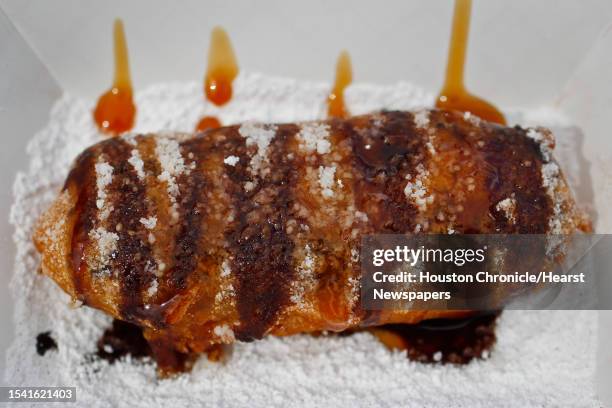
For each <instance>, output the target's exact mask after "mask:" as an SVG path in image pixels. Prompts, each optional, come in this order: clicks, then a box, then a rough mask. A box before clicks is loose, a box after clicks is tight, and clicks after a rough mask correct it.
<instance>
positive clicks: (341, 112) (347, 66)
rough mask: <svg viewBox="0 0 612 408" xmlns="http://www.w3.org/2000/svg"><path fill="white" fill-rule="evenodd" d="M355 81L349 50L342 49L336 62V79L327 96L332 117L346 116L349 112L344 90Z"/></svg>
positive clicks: (328, 113) (329, 113) (328, 110)
mask: <svg viewBox="0 0 612 408" xmlns="http://www.w3.org/2000/svg"><path fill="white" fill-rule="evenodd" d="M352 82H353V68H352V66H351V57H350V55H349V53H348V52H347V51H342V52H341V53H340V55H339V56H338V61H337V62H336V79H335V81H334V86H333V87H332V90H331V92H330V94H329V96H328V97H327V104H328V105H327V115H328V116H329V117H332V118H346V117H347V116H349V112H348V110H347V108H346V104H345V103H344V90H345V89H346V88H347V87H348V86H349V85H350V84H351V83H352Z"/></svg>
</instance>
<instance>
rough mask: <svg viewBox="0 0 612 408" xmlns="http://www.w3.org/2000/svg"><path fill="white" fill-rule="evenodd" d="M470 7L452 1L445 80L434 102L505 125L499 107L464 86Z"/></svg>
mask: <svg viewBox="0 0 612 408" xmlns="http://www.w3.org/2000/svg"><path fill="white" fill-rule="evenodd" d="M471 8H472V0H455V13H454V17H453V29H452V33H451V40H450V46H449V51H448V65H447V67H446V79H445V82H444V87H443V88H442V91H441V92H440V95H439V96H438V99H437V101H436V107H437V108H440V109H453V110H458V111H461V112H471V113H473V114H474V115H476V116H478V117H480V118H482V119H484V120H488V121H490V122H495V123H499V124H502V125H505V124H506V119H505V118H504V115H503V114H502V113H501V112H500V111H499V109H497V108H496V107H495V106H493V105H492V104H491V103H489V102H487V101H485V100H484V99H482V98H479V97H477V96H475V95H473V94H471V93H470V92H468V91H467V89H466V88H465V84H464V79H463V78H464V69H465V55H466V51H467V41H468V31H469V26H470V13H471Z"/></svg>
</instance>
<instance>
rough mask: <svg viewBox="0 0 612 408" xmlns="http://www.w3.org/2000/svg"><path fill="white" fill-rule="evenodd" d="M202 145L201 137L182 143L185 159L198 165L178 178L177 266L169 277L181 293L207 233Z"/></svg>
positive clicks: (174, 266)
mask: <svg viewBox="0 0 612 408" xmlns="http://www.w3.org/2000/svg"><path fill="white" fill-rule="evenodd" d="M202 144H203V140H202V139H200V138H196V139H191V140H188V141H186V142H184V143H182V144H181V151H182V153H183V156H187V155H189V156H190V157H193V160H194V162H195V164H196V165H195V169H193V170H191V171H190V172H189V173H183V174H182V175H181V176H180V177H178V179H177V184H178V187H179V192H180V201H179V210H178V213H179V220H180V228H179V232H178V234H177V236H176V245H175V247H174V254H173V260H174V264H173V266H172V268H171V270H170V272H169V274H168V276H169V282H170V285H171V286H172V287H173V288H175V289H176V290H179V291H180V290H184V289H186V288H187V280H188V278H189V276H190V275H191V273H192V272H193V271H194V270H195V268H196V266H197V264H198V259H199V254H200V252H201V251H199V243H200V236H201V234H202V233H203V232H205V231H204V230H203V226H204V225H203V222H202V218H203V217H204V215H205V213H206V190H207V183H206V180H205V177H204V174H203V173H202V171H201V169H200V158H202V157H205V155H206V152H205V151H202V149H201V147H202Z"/></svg>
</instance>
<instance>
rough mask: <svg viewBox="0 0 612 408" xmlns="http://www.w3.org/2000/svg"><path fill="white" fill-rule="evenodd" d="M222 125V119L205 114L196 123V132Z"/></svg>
mask: <svg viewBox="0 0 612 408" xmlns="http://www.w3.org/2000/svg"><path fill="white" fill-rule="evenodd" d="M219 127H221V121H220V120H219V119H217V117H216V116H204V117H203V118H202V119H200V121H199V122H198V124H197V125H196V132H203V131H205V130H206V129H216V128H219Z"/></svg>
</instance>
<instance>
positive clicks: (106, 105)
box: [93, 19, 136, 135]
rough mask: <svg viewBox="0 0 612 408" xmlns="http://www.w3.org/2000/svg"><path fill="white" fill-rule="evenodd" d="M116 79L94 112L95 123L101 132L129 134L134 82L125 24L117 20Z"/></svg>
mask: <svg viewBox="0 0 612 408" xmlns="http://www.w3.org/2000/svg"><path fill="white" fill-rule="evenodd" d="M113 35H114V47H115V79H114V81H113V85H112V87H111V89H109V90H108V91H106V92H105V93H104V94H103V95H102V96H100V99H98V103H97V105H96V108H95V109H94V112H93V117H94V121H95V122H96V124H97V125H98V128H100V130H101V131H103V132H105V133H108V134H111V135H117V134H120V133H123V132H127V131H128V130H130V129H131V128H132V127H133V126H134V120H135V118H136V106H135V105H134V102H133V100H132V93H133V92H132V81H131V79H130V68H129V62H128V51H127V43H126V41H125V32H124V30H123V22H122V21H121V20H120V19H117V20H115V25H114V32H113Z"/></svg>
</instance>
